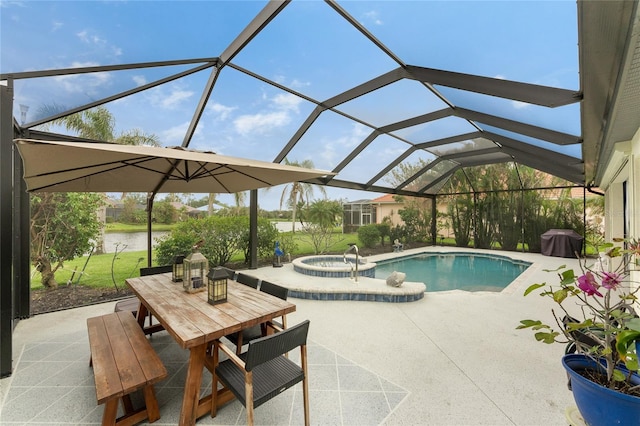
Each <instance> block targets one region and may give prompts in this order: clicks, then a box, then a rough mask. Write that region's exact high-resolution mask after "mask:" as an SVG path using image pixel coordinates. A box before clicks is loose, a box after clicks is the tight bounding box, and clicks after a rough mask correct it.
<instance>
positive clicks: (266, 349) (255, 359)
mask: <svg viewBox="0 0 640 426" xmlns="http://www.w3.org/2000/svg"><path fill="white" fill-rule="evenodd" d="M308 334H309V320H306V321H303V322H301V323H300V324H296V325H294V326H293V327H290V328H287V329H286V330H283V331H280V332H278V333H275V334H270V335H268V336H265V337H261V338H259V339H255V340H252V341H250V342H249V349H247V357H246V361H245V362H246V364H245V369H246V370H247V371H251V370H252V369H253V368H255V367H256V366H258V365H260V364H263V363H265V362H267V361H270V360H272V359H274V358H277V357H279V356H280V355H284V354H286V353H287V352H289V351H291V350H292V349H295V348H297V347H298V346H302V345H306V344H307V335H308Z"/></svg>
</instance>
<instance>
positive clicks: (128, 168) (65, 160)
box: [14, 139, 334, 266]
mask: <svg viewBox="0 0 640 426" xmlns="http://www.w3.org/2000/svg"><path fill="white" fill-rule="evenodd" d="M14 143H15V144H16V147H17V148H18V151H19V152H20V156H21V157H22V163H23V168H24V180H25V182H26V183H27V191H29V192H38V191H42V192H146V193H148V194H149V196H148V197H147V200H148V202H147V204H148V205H147V231H148V232H147V254H148V259H147V262H148V265H149V266H151V245H152V243H151V209H152V206H153V198H154V197H155V194H157V193H176V192H181V193H189V192H190V193H207V194H208V193H235V192H241V191H246V190H250V189H259V188H265V187H270V186H276V185H280V184H283V183H289V182H299V181H304V180H308V179H313V178H317V177H321V176H332V175H334V173H331V172H327V171H324V170H315V169H306V168H303V167H295V166H288V165H283V164H277V163H269V162H266V161H256V160H247V159H243V158H237V157H227V156H223V155H217V154H214V153H211V152H201V151H192V150H188V149H184V148H160V147H151V146H133V145H119V144H108V143H86V142H53V141H42V140H34V139H15V140H14Z"/></svg>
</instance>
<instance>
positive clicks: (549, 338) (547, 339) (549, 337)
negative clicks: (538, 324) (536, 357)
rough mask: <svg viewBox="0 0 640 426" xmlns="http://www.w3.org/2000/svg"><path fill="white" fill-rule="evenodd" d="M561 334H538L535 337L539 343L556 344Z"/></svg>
mask: <svg viewBox="0 0 640 426" xmlns="http://www.w3.org/2000/svg"><path fill="white" fill-rule="evenodd" d="M559 334H560V333H557V332H553V333H542V332H540V333H536V334H535V335H534V336H535V338H536V340H537V341H539V342H544V343H547V344H551V343H554V342H555V341H556V340H555V339H556V337H557V336H558V335H559Z"/></svg>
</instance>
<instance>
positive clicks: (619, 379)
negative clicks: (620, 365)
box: [613, 370, 627, 382]
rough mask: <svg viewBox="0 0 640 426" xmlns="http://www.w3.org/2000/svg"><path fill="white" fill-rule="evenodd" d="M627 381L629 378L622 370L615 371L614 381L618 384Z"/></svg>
mask: <svg viewBox="0 0 640 426" xmlns="http://www.w3.org/2000/svg"><path fill="white" fill-rule="evenodd" d="M626 379H627V377H626V376H625V375H624V373H623V372H622V371H620V370H613V380H615V381H616V382H624V381H625V380H626Z"/></svg>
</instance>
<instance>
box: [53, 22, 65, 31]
mask: <svg viewBox="0 0 640 426" xmlns="http://www.w3.org/2000/svg"><path fill="white" fill-rule="evenodd" d="M63 26H64V24H63V23H62V22H54V23H53V24H51V31H52V32H56V31H58V30H59V29H60V28H62V27H63Z"/></svg>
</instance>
